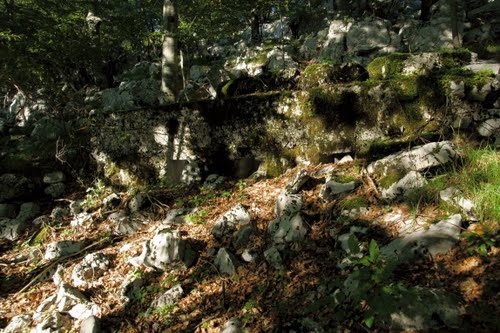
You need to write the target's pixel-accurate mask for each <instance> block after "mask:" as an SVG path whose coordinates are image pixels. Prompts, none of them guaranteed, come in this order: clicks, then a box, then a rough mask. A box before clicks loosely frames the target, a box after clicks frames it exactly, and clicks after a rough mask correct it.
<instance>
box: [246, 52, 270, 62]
mask: <svg viewBox="0 0 500 333" xmlns="http://www.w3.org/2000/svg"><path fill="white" fill-rule="evenodd" d="M248 63H250V64H254V65H265V64H266V63H267V52H261V53H259V55H258V56H256V57H255V58H252V59H249V60H248Z"/></svg>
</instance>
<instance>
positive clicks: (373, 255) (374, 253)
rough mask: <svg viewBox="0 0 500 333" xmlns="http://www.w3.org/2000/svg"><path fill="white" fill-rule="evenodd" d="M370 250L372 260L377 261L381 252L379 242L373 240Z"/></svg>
mask: <svg viewBox="0 0 500 333" xmlns="http://www.w3.org/2000/svg"><path fill="white" fill-rule="evenodd" d="M369 250H370V258H372V259H377V258H378V254H379V252H380V250H379V247H378V244H377V242H376V241H375V240H374V239H372V240H371V242H370V248H369Z"/></svg>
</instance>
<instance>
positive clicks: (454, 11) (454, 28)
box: [449, 0, 462, 49]
mask: <svg viewBox="0 0 500 333" xmlns="http://www.w3.org/2000/svg"><path fill="white" fill-rule="evenodd" d="M449 1H450V6H451V34H452V37H453V48H455V49H459V48H461V47H462V43H461V42H460V34H459V30H458V21H459V20H458V0H449Z"/></svg>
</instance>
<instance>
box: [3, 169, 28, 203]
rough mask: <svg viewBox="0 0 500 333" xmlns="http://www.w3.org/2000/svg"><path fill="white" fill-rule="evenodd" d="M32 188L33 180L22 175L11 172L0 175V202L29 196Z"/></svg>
mask: <svg viewBox="0 0 500 333" xmlns="http://www.w3.org/2000/svg"><path fill="white" fill-rule="evenodd" d="M34 189H35V185H34V184H33V182H32V181H31V180H29V179H28V178H26V177H24V176H18V175H14V174H11V173H6V174H3V175H1V176H0V202H5V201H8V200H13V199H20V198H22V197H23V196H30V195H31V194H32V193H33V190H34Z"/></svg>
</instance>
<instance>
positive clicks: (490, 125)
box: [477, 118, 500, 137]
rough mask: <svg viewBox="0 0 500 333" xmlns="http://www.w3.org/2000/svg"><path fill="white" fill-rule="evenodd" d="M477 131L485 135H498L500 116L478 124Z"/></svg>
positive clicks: (499, 131)
mask: <svg viewBox="0 0 500 333" xmlns="http://www.w3.org/2000/svg"><path fill="white" fill-rule="evenodd" d="M477 131H478V133H479V135H481V136H484V137H490V136H492V135H495V134H496V135H498V134H499V133H500V118H492V119H488V120H486V121H484V122H482V123H481V124H480V125H479V126H478V128H477Z"/></svg>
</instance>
